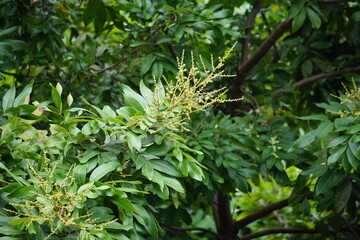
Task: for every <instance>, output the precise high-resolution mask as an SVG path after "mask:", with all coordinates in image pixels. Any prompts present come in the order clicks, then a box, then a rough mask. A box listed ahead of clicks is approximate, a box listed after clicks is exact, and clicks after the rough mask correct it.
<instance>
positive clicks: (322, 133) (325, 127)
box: [315, 121, 334, 139]
mask: <svg viewBox="0 0 360 240" xmlns="http://www.w3.org/2000/svg"><path fill="white" fill-rule="evenodd" d="M333 129H334V124H333V123H332V122H330V121H327V122H323V123H321V124H320V126H319V127H318V128H317V129H316V133H315V134H316V137H317V138H319V139H322V138H324V137H326V135H327V134H328V133H329V132H331V130H333Z"/></svg>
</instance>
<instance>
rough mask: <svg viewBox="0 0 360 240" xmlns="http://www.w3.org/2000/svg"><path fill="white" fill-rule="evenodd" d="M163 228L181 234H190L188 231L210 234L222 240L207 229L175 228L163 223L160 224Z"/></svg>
mask: <svg viewBox="0 0 360 240" xmlns="http://www.w3.org/2000/svg"><path fill="white" fill-rule="evenodd" d="M159 224H160V225H161V226H163V227H166V228H169V229H172V230H175V231H181V232H188V231H201V232H206V233H209V234H211V235H213V236H215V237H216V238H217V239H221V236H220V235H219V234H217V233H215V232H213V231H211V230H209V229H206V228H201V227H190V228H183V227H175V226H167V225H165V224H163V223H159Z"/></svg>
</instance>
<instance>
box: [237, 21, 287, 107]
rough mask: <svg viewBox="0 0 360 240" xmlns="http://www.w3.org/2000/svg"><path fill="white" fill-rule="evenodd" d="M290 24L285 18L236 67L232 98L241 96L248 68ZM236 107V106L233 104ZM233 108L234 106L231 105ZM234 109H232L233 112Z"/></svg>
mask: <svg viewBox="0 0 360 240" xmlns="http://www.w3.org/2000/svg"><path fill="white" fill-rule="evenodd" d="M290 26H291V20H285V21H284V22H282V23H280V24H279V25H278V26H277V28H276V29H275V30H274V31H273V32H272V33H271V34H270V36H269V37H268V38H267V39H266V40H265V41H264V42H263V43H262V44H261V45H260V47H259V48H258V50H257V51H256V52H255V53H254V54H253V55H252V56H251V57H250V58H249V59H247V60H246V61H245V62H244V63H242V64H241V65H240V66H239V68H238V69H237V78H236V80H235V81H234V84H233V87H232V94H231V95H232V96H231V97H232V98H240V97H241V96H242V92H241V90H242V88H243V85H244V82H245V78H246V76H247V74H248V73H249V72H250V70H251V69H252V68H253V67H254V66H255V65H256V64H258V63H259V62H260V60H261V59H263V57H264V56H265V55H266V53H267V52H268V51H269V50H270V48H271V47H272V46H273V45H274V43H275V42H276V41H277V40H278V39H279V38H280V37H281V36H282V35H283V34H284V32H285V31H286V30H287V29H288V28H289V27H290ZM235 107H236V106H235ZM232 108H234V106H232ZM233 110H234V109H232V112H233Z"/></svg>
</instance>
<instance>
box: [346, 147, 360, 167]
mask: <svg viewBox="0 0 360 240" xmlns="http://www.w3.org/2000/svg"><path fill="white" fill-rule="evenodd" d="M346 156H347V160H348V161H349V163H350V165H351V166H352V167H353V169H355V170H357V168H358V164H359V160H358V159H357V158H356V157H355V156H354V154H353V153H352V151H351V149H350V147H349V148H348V149H347V150H346Z"/></svg>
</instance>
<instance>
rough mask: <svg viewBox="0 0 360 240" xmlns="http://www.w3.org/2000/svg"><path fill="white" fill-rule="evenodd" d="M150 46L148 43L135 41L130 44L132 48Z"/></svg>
mask: <svg viewBox="0 0 360 240" xmlns="http://www.w3.org/2000/svg"><path fill="white" fill-rule="evenodd" d="M147 44H150V43H149V42H147V41H134V42H131V43H130V47H137V46H141V45H147Z"/></svg>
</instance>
